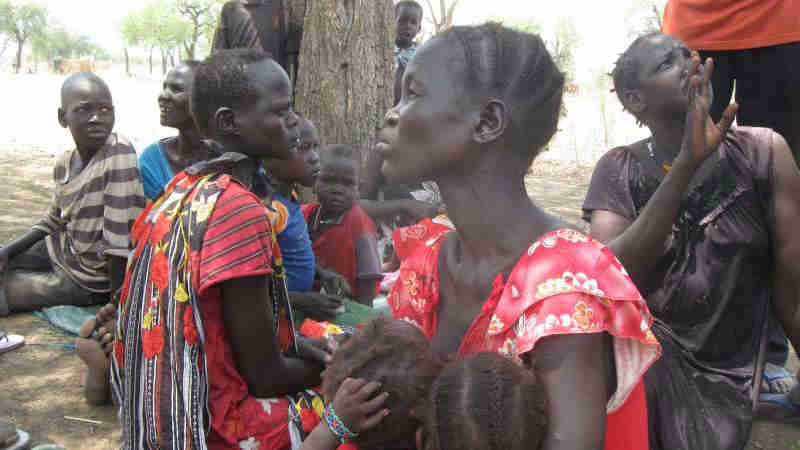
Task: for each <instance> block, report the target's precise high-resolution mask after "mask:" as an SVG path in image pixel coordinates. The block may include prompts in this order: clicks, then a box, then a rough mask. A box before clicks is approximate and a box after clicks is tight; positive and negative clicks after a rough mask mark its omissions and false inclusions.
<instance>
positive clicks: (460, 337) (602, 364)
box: [376, 24, 674, 450]
mask: <svg viewBox="0 0 800 450" xmlns="http://www.w3.org/2000/svg"><path fill="white" fill-rule="evenodd" d="M563 86H564V77H563V74H562V73H561V72H560V71H559V70H558V68H557V67H556V65H555V63H554V62H553V59H552V58H551V56H550V54H549V53H548V52H547V50H546V49H545V46H544V44H543V42H542V40H541V39H540V38H539V37H537V36H535V35H532V34H527V33H521V32H517V31H513V30H511V29H508V28H505V27H503V26H501V25H498V24H485V25H481V26H469V27H453V28H451V29H449V30H447V31H446V32H444V33H442V34H440V35H437V36H436V37H435V38H433V39H431V40H430V41H428V42H427V43H426V44H425V45H424V46H422V47H421V48H420V49H419V50H418V51H417V53H416V54H415V56H414V57H413V59H412V60H411V61H410V62H409V65H408V67H407V68H406V71H405V74H404V76H403V83H402V95H401V99H400V102H399V103H398V104H397V105H396V106H395V107H393V108H392V109H391V110H389V111H388V112H387V114H386V118H385V126H384V127H383V128H382V130H381V131H380V136H379V143H378V145H377V147H376V148H377V150H378V151H379V152H380V153H381V154H382V156H383V166H382V172H383V175H384V176H385V177H386V180H387V181H388V182H390V183H409V182H415V181H420V180H433V181H436V182H437V184H438V185H439V188H440V190H441V194H442V198H443V200H444V202H445V203H446V204H447V205H448V216H449V218H450V219H451V220H452V222H453V224H454V225H455V230H451V229H446V228H442V227H428V226H427V225H426V222H423V223H421V224H418V225H415V226H412V227H408V228H406V229H403V230H402V231H401V232H400V233H398V236H396V238H397V239H396V241H397V242H399V244H398V245H401V246H403V247H404V248H405V249H406V250H407V255H406V257H405V258H404V260H403V262H402V265H401V268H400V272H399V279H398V281H397V283H396V284H395V285H394V288H393V289H392V291H391V293H390V295H389V297H388V303H389V305H390V307H391V310H392V315H393V316H394V317H395V318H397V319H402V320H405V321H407V322H410V323H413V324H415V325H416V326H418V327H419V328H420V329H421V330H422V332H423V333H424V335H425V336H426V337H427V338H428V339H429V340H430V341H431V346H432V348H433V350H434V351H435V352H436V353H437V354H440V355H448V356H454V357H457V358H464V357H468V356H470V355H473V354H475V353H478V352H482V351H491V352H495V353H501V354H504V355H507V356H509V357H511V358H512V359H514V360H516V361H517V362H518V363H520V364H524V365H525V367H528V368H531V369H533V370H535V371H536V373H537V375H538V376H539V379H540V380H541V385H542V388H543V390H544V392H545V393H546V396H547V398H548V400H549V402H548V405H549V406H548V409H547V416H548V418H549V426H548V428H547V432H546V433H545V435H544V439H543V443H542V446H541V448H543V449H545V450H557V449H570V450H583V449H585V450H589V449H592V450H596V449H598V448H604V447H605V448H607V449H623V448H624V449H647V447H648V442H647V410H646V404H645V395H644V388H643V384H642V376H643V374H644V372H645V371H646V370H647V368H648V367H649V366H650V365H651V364H652V363H653V361H655V360H656V359H657V358H658V356H659V354H660V346H659V344H658V342H657V341H656V340H655V337H654V336H653V334H652V333H651V332H650V325H651V323H652V317H651V315H650V312H649V310H648V309H647V305H646V303H645V301H644V299H643V298H642V297H641V296H640V295H639V292H638V290H637V289H636V287H635V286H634V284H633V281H632V280H631V279H630V277H629V276H628V274H627V272H626V271H625V269H624V268H623V267H622V265H621V264H620V263H619V261H618V260H617V258H616V257H615V256H614V255H613V253H612V252H611V251H610V250H608V249H607V248H606V247H605V246H603V245H602V244H600V243H598V242H596V241H594V240H593V239H592V238H590V237H588V236H585V235H583V234H582V233H580V232H578V231H576V230H575V229H573V228H572V227H571V226H570V225H568V224H566V223H564V222H562V221H561V220H559V219H558V218H556V217H553V216H551V215H549V214H547V213H546V212H545V211H543V210H542V209H541V208H539V207H538V206H537V205H536V204H535V203H534V202H532V201H531V199H530V198H529V197H528V194H527V192H526V191H525V184H524V176H525V174H526V172H527V169H528V168H529V167H530V165H531V164H532V162H533V160H534V158H535V157H536V156H537V155H538V154H539V152H540V151H541V149H542V148H544V146H545V145H546V144H547V142H548V141H549V140H550V138H551V137H552V136H553V134H554V133H555V131H556V126H557V122H558V116H559V109H560V107H561V96H562V91H563ZM667 188H668V189H669V188H670V186H667ZM672 188H673V189H674V187H672ZM643 244H644V245H647V243H646V242H645V243H643ZM532 407H533V406H532ZM521 426H523V425H521ZM524 426H535V424H533V423H529V424H528V423H526V425H524ZM442 444H443V445H444V443H442ZM526 444H528V447H529V448H534V447H533V446H534V445H536V442H526Z"/></svg>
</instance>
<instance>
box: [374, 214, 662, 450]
mask: <svg viewBox="0 0 800 450" xmlns="http://www.w3.org/2000/svg"><path fill="white" fill-rule="evenodd" d="M451 231H452V228H450V227H449V226H446V224H442V223H437V222H434V221H431V220H424V221H422V222H420V223H419V224H417V225H414V226H411V227H407V228H404V229H399V230H395V233H394V240H395V248H396V249H397V252H398V256H400V258H401V260H402V265H401V266H400V277H399V280H398V282H397V283H396V284H395V285H394V287H393V289H392V291H391V293H390V294H389V298H388V301H389V306H390V307H391V309H392V315H393V316H394V317H395V318H397V319H401V320H405V321H407V322H410V323H412V324H414V325H416V326H418V327H419V328H420V329H421V330H422V331H423V333H425V335H426V336H428V338H429V339H431V338H433V336H434V335H435V334H436V330H437V327H438V325H439V322H438V320H439V318H438V308H437V306H438V302H439V279H438V273H439V270H438V254H439V250H440V248H441V245H442V242H443V241H444V237H445V236H446V235H447V234H448V233H449V232H451ZM652 323H653V318H652V316H651V315H650V311H649V310H648V308H647V305H646V303H645V301H644V299H643V298H642V297H641V295H640V294H639V291H638V290H637V289H636V286H634V284H633V281H632V280H631V278H630V276H629V275H628V274H627V272H626V271H625V269H624V268H623V267H622V265H621V264H620V262H619V261H618V260H617V258H616V257H615V256H614V255H613V253H611V251H610V250H608V249H607V248H606V247H605V246H603V245H602V244H600V243H598V242H597V241H595V240H593V239H592V238H591V237H588V236H586V235H584V234H582V233H580V232H577V231H574V230H568V229H561V230H556V231H552V232H549V233H547V234H545V235H543V236H541V237H540V239H538V240H537V241H536V242H534V243H533V244H532V245H531V246H530V247H529V249H528V251H527V252H526V253H525V254H524V255H523V256H522V257H521V258H520V260H519V261H518V262H517V264H516V266H515V267H514V269H513V270H512V271H511V273H510V275H509V277H508V280H505V279H504V277H503V274H502V273H501V274H499V275H498V276H497V278H496V279H495V280H494V283H493V286H492V292H491V294H490V295H489V298H488V299H487V300H486V303H485V304H484V305H483V309H482V311H481V312H480V314H479V315H478V316H477V317H476V318H475V319H474V321H473V322H472V324H471V326H470V328H469V329H468V330H467V333H466V335H465V336H464V339H463V341H462V342H461V346H460V348H459V350H458V354H459V355H460V356H468V355H471V354H474V353H477V352H480V351H495V352H498V353H501V354H504V355H507V356H510V357H512V358H514V359H516V360H518V361H521V358H520V357H521V355H524V354H525V353H527V352H529V351H531V350H533V349H534V347H535V346H536V342H538V341H539V339H541V338H543V337H546V336H553V335H559V334H576V333H598V332H607V333H609V334H610V335H611V336H613V338H614V340H613V345H614V358H615V362H616V369H617V391H616V392H615V393H614V395H613V396H612V398H611V399H610V400H609V402H608V405H607V411H608V421H607V426H606V447H605V448H606V449H614V450H623V449H624V450H636V449H642V450H647V448H648V435H647V405H646V401H645V392H644V385H643V378H642V377H643V375H644V373H645V371H647V369H648V367H650V365H651V364H652V363H653V362H654V361H655V360H656V359H657V358H658V357H659V356H660V354H661V346H660V345H659V343H658V341H657V340H656V338H655V336H654V335H653V333H652V332H651V331H650V327H651V325H652Z"/></svg>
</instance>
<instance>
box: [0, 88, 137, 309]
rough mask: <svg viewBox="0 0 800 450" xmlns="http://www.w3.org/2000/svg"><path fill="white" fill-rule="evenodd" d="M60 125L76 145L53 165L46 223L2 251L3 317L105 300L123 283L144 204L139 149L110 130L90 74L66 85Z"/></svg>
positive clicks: (110, 113)
mask: <svg viewBox="0 0 800 450" xmlns="http://www.w3.org/2000/svg"><path fill="white" fill-rule="evenodd" d="M58 120H59V123H60V124H61V126H62V127H64V128H69V130H70V132H71V133H72V137H73V139H74V141H75V146H76V148H75V149H74V150H70V151H67V152H65V153H64V154H63V155H61V156H60V157H59V158H58V160H57V161H56V165H55V168H54V170H53V178H54V181H55V186H56V188H55V192H54V193H53V203H52V205H51V207H50V210H49V212H48V213H47V215H46V216H45V217H44V219H42V220H41V221H40V222H39V223H38V224H36V225H34V226H33V228H32V229H31V230H30V231H29V232H28V233H26V234H25V235H23V236H22V237H20V238H18V239H16V240H14V241H13V242H11V243H10V244H9V245H7V246H5V247H2V248H0V316H5V315H8V314H10V313H16V312H23V311H31V310H35V309H39V308H42V307H48V306H55V305H65V304H68V305H79V306H85V305H93V304H101V303H107V302H108V301H109V294H110V293H111V292H114V291H115V290H116V289H118V288H119V287H120V286H121V285H122V278H123V276H124V270H125V262H126V259H127V256H128V252H129V250H130V240H129V232H130V227H131V225H132V224H133V222H134V221H135V220H136V217H137V216H138V215H139V214H140V213H141V211H142V208H143V207H144V194H143V189H142V182H141V178H140V177H139V169H138V166H137V160H136V152H135V151H134V149H133V147H132V146H131V144H130V143H129V142H128V141H127V140H126V139H124V138H123V137H122V136H119V135H117V134H116V133H112V132H111V131H112V129H113V128H114V105H113V102H112V100H111V92H110V91H109V89H108V86H107V85H106V83H105V82H104V81H103V80H102V79H100V78H99V77H98V76H97V75H95V74H93V73H90V72H81V73H78V74H75V75H72V76H70V77H69V78H67V80H66V81H65V82H64V84H63V85H62V87H61V107H60V108H59V109H58Z"/></svg>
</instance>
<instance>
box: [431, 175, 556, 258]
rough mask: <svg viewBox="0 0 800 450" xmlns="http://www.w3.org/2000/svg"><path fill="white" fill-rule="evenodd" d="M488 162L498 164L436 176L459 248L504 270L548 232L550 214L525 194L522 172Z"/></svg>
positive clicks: (471, 256) (465, 254) (550, 220)
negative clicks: (455, 230) (502, 168)
mask: <svg viewBox="0 0 800 450" xmlns="http://www.w3.org/2000/svg"><path fill="white" fill-rule="evenodd" d="M496 162H498V161H494V163H496ZM489 167H500V166H498V165H492V164H485V165H484V167H483V168H481V169H479V170H475V171H473V173H471V174H468V175H467V176H464V175H463V174H458V175H448V176H445V177H442V178H441V179H439V180H437V182H438V184H439V188H440V190H441V193H442V198H443V200H444V202H445V204H446V205H447V214H448V216H449V218H450V220H452V222H453V224H455V226H456V229H457V231H458V239H459V241H460V246H461V249H462V254H463V255H464V256H465V257H467V258H470V259H473V260H482V261H484V262H488V263H489V264H490V265H491V266H498V267H497V268H498V270H503V269H504V268H505V266H506V265H508V264H509V263H513V261H516V258H518V257H519V255H520V253H521V251H523V249H525V248H527V247H528V245H530V243H531V242H533V241H534V240H535V239H536V238H537V237H539V236H540V235H542V234H543V233H545V232H547V231H548V230H549V228H550V227H551V226H552V223H553V220H552V218H551V217H550V216H548V215H547V214H546V213H545V212H544V211H542V210H541V209H540V208H538V207H537V206H536V205H534V204H533V202H532V201H531V200H530V198H529V197H528V194H527V192H526V191H525V185H524V181H523V179H522V178H521V177H520V178H519V179H515V177H509V176H508V173H513V172H509V171H505V172H504V171H502V170H496V169H495V170H491V169H489V170H487V168H489ZM499 266H502V267H499Z"/></svg>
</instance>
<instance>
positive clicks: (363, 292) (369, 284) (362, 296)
mask: <svg viewBox="0 0 800 450" xmlns="http://www.w3.org/2000/svg"><path fill="white" fill-rule="evenodd" d="M377 282H378V280H377V279H376V278H358V279H356V292H357V293H358V294H357V295H356V296H355V297H356V298H355V299H354V300H355V301H357V302H358V303H361V304H362V305H367V306H372V300H374V299H375V284H377Z"/></svg>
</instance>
